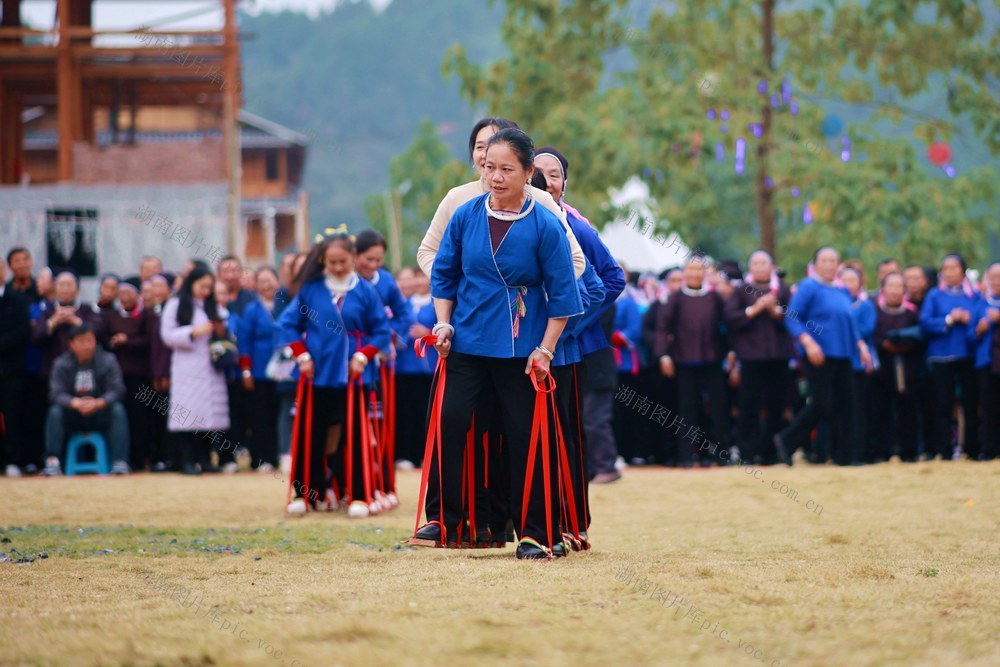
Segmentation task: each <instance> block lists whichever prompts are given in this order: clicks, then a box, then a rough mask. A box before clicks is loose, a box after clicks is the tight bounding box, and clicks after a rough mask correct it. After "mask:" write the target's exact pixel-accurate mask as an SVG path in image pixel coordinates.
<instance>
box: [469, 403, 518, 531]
mask: <svg viewBox="0 0 1000 667" xmlns="http://www.w3.org/2000/svg"><path fill="white" fill-rule="evenodd" d="M496 406H497V396H496V389H495V387H494V386H493V385H492V384H487V385H486V386H485V387H483V392H482V394H480V396H479V403H478V405H476V411H475V415H474V416H473V422H474V426H475V429H474V433H473V454H472V465H473V466H474V472H475V475H474V479H475V485H476V488H475V491H474V493H475V498H476V517H475V518H476V531H477V532H478V531H480V530H482V528H483V527H488V528H489V529H490V534H491V536H492V538H493V540H494V541H500V540H502V539H503V536H504V534H505V533H506V531H507V521H508V520H510V521H513V519H514V515H513V513H512V511H511V509H510V474H509V471H508V470H507V463H508V461H507V457H506V456H505V454H504V451H503V415H502V413H501V412H500V410H499V409H498V408H497V407H496ZM469 518H470V519H471V516H470V517H469ZM518 519H519V520H520V517H518ZM464 539H465V538H464V537H463V540H464Z"/></svg>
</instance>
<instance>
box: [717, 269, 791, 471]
mask: <svg viewBox="0 0 1000 667" xmlns="http://www.w3.org/2000/svg"><path fill="white" fill-rule="evenodd" d="M747 266H748V268H749V272H748V273H747V275H746V276H745V277H744V281H743V283H742V284H740V285H739V286H738V287H736V288H735V289H734V290H733V293H732V295H731V296H730V297H729V298H728V299H727V300H726V304H725V307H724V313H725V319H726V326H728V327H729V332H730V338H731V340H732V343H733V349H734V350H735V352H736V358H737V360H738V361H739V364H740V390H739V405H740V417H739V428H738V429H737V433H738V434H739V437H740V438H741V442H740V458H741V459H743V460H745V461H747V462H748V463H774V462H775V460H776V458H777V454H776V452H775V451H774V446H773V439H774V434H775V433H777V432H778V431H780V430H781V420H782V418H783V415H784V412H785V407H786V403H787V401H786V399H787V397H788V382H789V371H788V361H789V359H791V358H792V355H793V354H794V350H793V349H792V338H791V336H789V335H788V330H787V329H786V328H785V322H784V320H785V311H786V310H787V309H788V302H789V300H790V299H791V298H792V293H791V290H790V289H789V288H788V285H786V284H785V282H784V281H782V280H781V279H780V278H779V277H778V273H777V271H776V270H775V267H774V259H773V258H772V257H771V255H770V253H768V252H767V251H765V250H757V251H756V252H754V253H753V254H751V255H750V259H749V260H748V261H747ZM761 407H763V408H764V409H765V410H766V411H767V417H766V422H765V423H766V430H765V431H764V433H763V434H762V433H761V431H760V410H761Z"/></svg>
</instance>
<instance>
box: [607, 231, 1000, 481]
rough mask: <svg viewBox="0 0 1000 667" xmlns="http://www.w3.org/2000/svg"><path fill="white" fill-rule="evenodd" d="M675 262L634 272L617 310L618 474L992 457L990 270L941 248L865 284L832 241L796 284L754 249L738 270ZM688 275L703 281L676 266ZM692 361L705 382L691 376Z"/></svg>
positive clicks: (995, 270) (997, 336)
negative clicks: (797, 461)
mask: <svg viewBox="0 0 1000 667" xmlns="http://www.w3.org/2000/svg"><path fill="white" fill-rule="evenodd" d="M687 264H688V265H695V266H694V267H693V269H692V267H690V266H685V267H677V268H675V269H669V270H666V271H664V272H662V273H661V274H659V275H654V274H650V273H645V274H632V275H631V276H630V281H629V286H628V287H627V288H626V290H625V292H624V293H623V294H622V295H621V296H620V297H619V299H618V302H617V304H616V305H617V308H616V314H615V322H614V329H615V331H614V334H613V337H612V344H613V345H614V347H615V355H616V360H617V363H618V373H619V388H618V391H617V392H616V399H617V400H616V403H615V427H616V435H617V444H618V447H619V454H620V457H619V467H622V466H623V465H626V464H632V465H648V464H651V463H660V464H666V465H671V466H681V467H689V466H693V465H699V464H700V465H705V466H707V465H725V464H729V463H733V462H739V461H741V460H742V461H743V462H748V463H756V464H773V463H788V464H791V463H792V461H793V456H794V455H795V453H796V452H797V451H800V450H801V452H802V455H801V456H802V460H803V461H808V462H812V463H826V462H829V461H832V462H834V463H836V464H839V465H861V464H865V463H878V462H882V461H886V460H889V459H890V458H893V457H898V458H899V459H900V460H901V461H904V462H912V461H917V460H921V459H923V460H931V459H934V458H940V459H941V460H949V461H950V460H955V459H959V458H968V459H970V460H991V459H993V458H995V457H996V456H997V455H998V453H1000V451H998V450H1000V446H998V445H1000V442H998V441H1000V431H998V428H997V426H998V425H997V417H996V415H998V414H1000V393H998V386H1000V333H998V328H997V322H998V321H1000V309H998V308H1000V263H992V264H990V265H988V266H987V267H985V269H984V270H983V271H982V272H981V273H973V272H971V271H969V270H968V267H966V265H965V261H964V260H963V258H962V257H961V256H959V255H954V254H953V255H948V256H946V257H945V258H944V260H943V261H942V264H941V266H940V269H939V270H935V269H932V268H929V267H922V266H916V265H911V266H907V267H905V269H904V268H903V267H901V266H900V264H899V262H897V261H896V260H892V259H887V260H884V261H882V262H880V263H879V265H878V274H877V276H875V280H873V281H871V282H872V283H877V286H876V287H875V289H873V290H871V291H866V289H865V287H866V284H865V282H866V280H865V273H864V269H863V267H862V266H861V264H860V263H859V262H856V261H852V260H845V261H842V260H841V259H840V257H839V254H838V253H837V252H836V250H835V249H833V248H821V249H820V250H818V251H817V253H816V255H815V256H814V258H813V262H812V263H811V264H810V266H809V275H808V276H807V277H806V278H804V279H802V280H801V281H799V282H798V283H796V284H794V285H786V283H785V281H784V280H783V279H782V278H781V277H779V274H778V271H777V267H776V266H775V265H774V263H773V260H772V259H771V257H770V255H767V253H763V252H762V251H758V252H757V253H754V254H753V255H751V256H750V258H749V261H748V263H747V264H748V266H747V267H742V266H740V264H739V263H738V262H736V261H725V262H718V263H715V262H711V261H708V260H706V259H704V258H700V257H696V258H693V259H691V260H689V261H688V263H687ZM751 269H752V270H751ZM754 270H755V271H756V272H757V273H756V275H755V274H754V273H753V271H754ZM701 272H704V274H705V277H704V284H702V280H701V279H700V278H698V279H697V280H692V276H691V275H689V274H691V273H698V274H700V273H701ZM970 276H972V277H974V278H975V279H977V280H973V279H971V278H970ZM765 302H767V303H766V304H765ZM699 304H701V305H700V306H699ZM761 304H763V305H761ZM720 306H721V309H720ZM672 314H673V316H671V315H672ZM677 315H680V316H682V317H680V319H678V317H677ZM709 334H711V335H715V334H719V336H720V338H719V339H718V340H719V343H718V346H717V347H716V346H715V345H713V344H708V345H707V346H708V347H711V348H712V350H711V351H710V352H709V351H706V350H705V349H701V348H704V347H706V346H701V347H699V346H698V345H696V343H697V341H700V340H707V338H705V337H706V336H707V335H709ZM713 355H714V356H713ZM693 369H698V370H701V371H703V372H707V373H708V374H709V375H711V376H713V377H714V378H717V382H715V384H714V385H713V384H708V385H707V386H698V387H696V386H694V385H692V384H691V383H690V381H689V380H687V378H688V377H689V376H690V374H691V372H692V370H693ZM686 383H687V384H686ZM720 387H721V388H720ZM716 389H717V390H716ZM692 393H693V394H695V395H696V396H695V398H696V400H697V406H696V408H695V409H693V410H692V409H687V410H685V407H684V405H685V402H690V399H691V395H692ZM686 399H687V400H686ZM720 402H721V404H722V409H719V407H720V405H719V403H720ZM654 413H656V417H655V418H654V417H653V415H654ZM633 434H638V435H633ZM706 445H707V446H706Z"/></svg>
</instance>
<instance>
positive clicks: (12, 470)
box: [4, 464, 21, 477]
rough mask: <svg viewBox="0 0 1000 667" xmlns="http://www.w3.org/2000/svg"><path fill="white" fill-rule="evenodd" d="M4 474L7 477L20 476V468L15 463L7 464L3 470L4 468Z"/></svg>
mask: <svg viewBox="0 0 1000 667" xmlns="http://www.w3.org/2000/svg"><path fill="white" fill-rule="evenodd" d="M4 474H5V475H6V476H7V477H20V476H21V469H20V468H18V467H17V466H16V465H14V464H10V465H8V466H7V468H6V469H5V470H4Z"/></svg>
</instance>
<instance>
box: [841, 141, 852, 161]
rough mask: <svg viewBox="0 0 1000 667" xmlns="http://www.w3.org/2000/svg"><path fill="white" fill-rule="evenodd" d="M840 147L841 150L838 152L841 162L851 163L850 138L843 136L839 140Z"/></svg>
mask: <svg viewBox="0 0 1000 667" xmlns="http://www.w3.org/2000/svg"><path fill="white" fill-rule="evenodd" d="M840 146H841V148H842V149H843V150H841V151H840V160H841V162H850V161H851V138H850V137H848V136H847V135H844V136H843V137H841V138H840Z"/></svg>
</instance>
